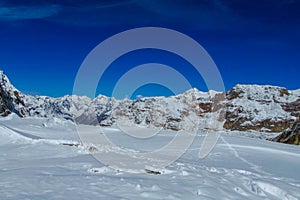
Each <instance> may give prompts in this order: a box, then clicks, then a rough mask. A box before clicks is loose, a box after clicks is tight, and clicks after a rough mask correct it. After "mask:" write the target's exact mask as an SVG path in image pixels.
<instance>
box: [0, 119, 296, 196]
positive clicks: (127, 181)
mask: <svg viewBox="0 0 300 200" xmlns="http://www.w3.org/2000/svg"><path fill="white" fill-rule="evenodd" d="M85 127H86V128H87V129H89V126H85ZM104 129H105V130H106V132H108V134H109V135H110V137H111V140H112V141H116V142H118V141H119V142H120V143H122V144H120V145H124V146H127V147H130V148H131V149H133V148H134V149H136V151H142V150H149V149H153V148H156V147H159V146H163V145H165V142H167V141H169V140H170V139H171V138H172V137H173V136H174V135H175V134H174V132H173V131H163V132H162V133H160V134H158V135H156V136H155V137H156V138H154V139H153V140H151V142H147V141H144V142H143V143H141V144H140V143H138V142H135V143H132V141H131V139H129V138H128V137H126V136H124V134H123V133H121V132H120V131H119V130H118V129H117V128H115V127H108V128H104ZM235 133H236V134H235ZM239 133H240V134H239ZM205 134H206V133H205V132H199V133H198V134H197V136H196V139H195V141H194V143H193V144H192V145H191V147H190V148H189V149H188V150H187V151H186V153H185V154H184V155H183V156H182V157H181V158H180V159H178V160H177V161H175V162H174V163H172V164H171V165H170V166H167V167H166V168H164V169H160V170H159V171H160V172H161V174H159V175H153V174H148V173H137V174H132V173H127V172H122V171H117V170H114V169H111V168H109V167H107V166H104V165H103V164H101V163H100V162H99V161H97V160H95V159H94V158H93V157H92V156H91V155H90V154H89V152H88V151H87V147H86V146H82V145H81V144H80V140H79V137H78V135H77V133H76V127H75V125H74V124H73V123H72V122H70V121H65V120H61V119H55V118H54V119H45V118H23V119H21V118H18V117H17V116H16V115H10V116H9V117H7V118H0V199H279V200H283V199H291V200H293V199H300V173H299V167H300V148H299V147H298V146H292V145H286V144H281V143H273V142H269V141H266V140H260V139H257V138H249V137H243V136H237V135H247V133H245V134H243V132H230V134H229V132H224V133H222V134H221V137H220V138H219V140H218V143H217V145H216V146H215V148H214V149H213V151H212V152H211V153H210V154H209V155H208V156H207V157H205V158H204V159H199V158H198V153H199V148H200V145H201V143H202V140H203V138H204V136H205ZM251 135H253V134H251ZM72 145H73V146H72ZM178 148H180V147H178ZM112 159H113V158H112Z"/></svg>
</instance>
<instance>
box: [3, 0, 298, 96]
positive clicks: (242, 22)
mask: <svg viewBox="0 0 300 200" xmlns="http://www.w3.org/2000/svg"><path fill="white" fill-rule="evenodd" d="M299 10H300V1H299V0H268V1H267V0H262V1H239V0H225V1H221V0H205V1H200V0H199V1H191V0H186V1H183V0H182V1H179V0H123V1H121V0H110V1H108V0H107V1H106V0H103V1H96V0H91V1H83V0H61V1H59V0H52V1H50V0H31V1H26V0H24V1H21V0H0V69H2V70H4V72H5V73H6V74H7V75H8V76H9V78H10V79H11V81H12V82H13V84H14V85H15V86H16V87H17V88H19V89H20V90H22V91H24V92H26V93H30V94H40V95H50V96H55V97H58V96H63V95H65V94H71V93H72V89H73V83H74V79H75V76H76V73H77V70H78V69H79V67H80V65H81V63H82V61H83V60H84V58H85V57H86V56H87V54H88V53H89V52H90V51H91V50H92V49H93V48H94V47H95V46H96V45H98V44H99V43H100V42H101V41H103V40H105V39H106V38H108V37H110V36H112V35H114V34H116V33H119V32H121V31H125V30H128V29H132V28H137V27H145V26H158V27H165V28H170V29H174V30H177V31H180V32H182V33H184V34H186V35H188V36H190V37H192V38H194V39H195V40H196V41H198V42H199V43H200V44H201V45H202V46H203V47H204V48H205V49H206V50H207V51H208V53H209V54H210V55H211V57H212V58H213V60H214V61H215V63H216V64H217V66H218V68H219V70H220V72H221V75H222V78H223V81H224V84H225V87H226V89H230V88H231V87H233V86H234V85H235V84H237V83H243V84H270V85H278V86H284V87H287V88H288V89H298V88H300V79H299V74H300V25H299V24H300V12H299ZM150 61H151V62H159V63H163V64H167V65H170V66H172V67H174V68H176V69H177V70H179V71H180V72H181V73H182V74H184V75H185V76H187V77H188V79H189V80H190V81H191V84H192V86H193V87H197V88H199V89H200V90H206V89H207V88H206V86H205V84H204V82H203V80H202V79H201V77H199V76H196V75H195V73H193V70H192V69H191V68H192V67H190V66H189V63H186V62H185V61H184V60H181V59H180V58H178V57H176V56H174V55H171V54H168V53H167V52H163V51H157V50H156V51H154V50H148V51H147V50H145V51H143V52H142V51H136V52H132V53H129V54H128V55H125V56H123V57H121V58H120V59H118V60H116V62H114V63H113V64H112V66H111V68H110V70H108V71H107V72H106V73H105V76H104V77H103V80H102V81H104V83H106V84H105V85H107V87H106V88H99V89H98V92H99V93H103V94H105V95H110V94H111V88H112V87H113V85H114V84H115V83H116V81H117V80H118V77H120V76H121V75H122V73H125V72H126V71H128V70H129V69H130V67H133V66H135V65H140V64H143V63H147V62H150ZM116 66H121V67H119V68H118V67H116ZM182 69H184V70H182ZM105 81H106V82H105ZM150 88H151V87H150V86H149V85H148V86H145V87H144V89H145V90H144V93H143V90H142V89H143V88H140V89H139V92H141V93H142V94H144V95H169V94H170V91H168V90H167V89H166V88H161V89H159V87H157V85H153V87H152V88H153V91H151V89H150ZM136 94H137V93H136Z"/></svg>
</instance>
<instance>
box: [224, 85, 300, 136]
mask: <svg viewBox="0 0 300 200" xmlns="http://www.w3.org/2000/svg"><path fill="white" fill-rule="evenodd" d="M299 94H300V93H299V91H291V92H289V91H288V90H286V89H285V88H281V87H275V86H258V85H237V86H235V87H234V88H232V89H231V90H230V91H228V92H227V106H226V107H227V113H226V122H225V124H224V128H226V129H230V130H241V131H244V130H259V131H261V130H263V131H270V132H281V131H283V130H285V129H287V128H288V127H290V125H291V124H293V123H294V122H295V121H296V120H297V116H296V115H295V113H299V111H300V107H299V105H297V103H295V102H297V101H298V102H299V100H300V97H299V96H300V95H299ZM292 108H293V109H292Z"/></svg>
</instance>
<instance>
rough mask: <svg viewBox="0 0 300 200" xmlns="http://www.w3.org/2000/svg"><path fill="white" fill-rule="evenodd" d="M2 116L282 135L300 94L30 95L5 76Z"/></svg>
mask: <svg viewBox="0 0 300 200" xmlns="http://www.w3.org/2000/svg"><path fill="white" fill-rule="evenodd" d="M0 86H1V87H0V105H1V107H0V114H1V116H7V115H9V114H11V113H16V114H17V115H18V116H20V117H28V116H36V117H47V118H51V117H57V118H63V119H67V120H72V121H76V122H77V123H80V124H92V125H101V126H111V125H114V124H118V123H124V124H138V125H143V126H147V127H162V128H165V129H172V130H182V129H187V127H188V126H189V124H190V122H195V123H196V122H197V126H198V128H202V129H212V130H221V129H226V130H241V131H246V130H256V131H262V132H282V131H285V130H287V129H288V128H291V127H292V126H293V124H295V123H296V122H298V121H299V117H300V89H298V90H287V89H286V88H283V87H279V86H270V85H243V84H237V85H236V86H234V87H233V88H232V89H231V90H229V91H227V92H216V91H208V92H202V91H199V90H198V89H196V88H194V89H190V90H188V91H186V92H184V93H183V94H179V95H176V96H171V97H143V98H139V99H137V100H130V99H123V100H117V99H115V98H111V97H106V96H104V95H98V96H97V97H95V98H93V99H92V98H89V97H86V96H77V95H65V96H63V97H58V98H53V97H48V96H32V95H26V94H23V93H22V92H20V91H19V90H18V89H16V88H15V87H14V86H13V85H12V84H11V83H10V81H9V79H8V78H7V76H6V75H5V74H4V73H3V72H2V71H0Z"/></svg>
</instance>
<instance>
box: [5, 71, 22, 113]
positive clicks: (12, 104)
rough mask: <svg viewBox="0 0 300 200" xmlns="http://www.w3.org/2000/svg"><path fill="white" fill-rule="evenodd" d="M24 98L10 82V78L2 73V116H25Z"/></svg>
mask: <svg viewBox="0 0 300 200" xmlns="http://www.w3.org/2000/svg"><path fill="white" fill-rule="evenodd" d="M23 98H24V96H23V95H22V94H21V93H20V92H19V91H18V90H17V89H16V88H15V87H14V86H13V85H11V83H10V82H9V80H8V78H7V77H6V76H5V75H4V74H3V72H2V71H0V115H1V116H3V117H5V116H7V115H9V114H10V113H12V112H14V113H16V114H17V115H19V116H24V115H25V112H24V107H25V103H24V101H23Z"/></svg>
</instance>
